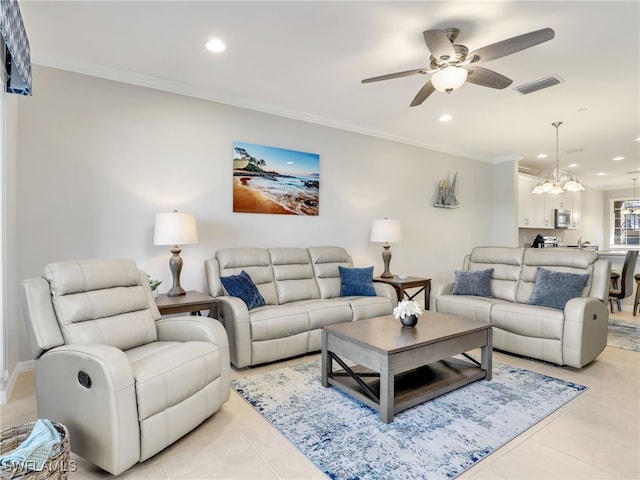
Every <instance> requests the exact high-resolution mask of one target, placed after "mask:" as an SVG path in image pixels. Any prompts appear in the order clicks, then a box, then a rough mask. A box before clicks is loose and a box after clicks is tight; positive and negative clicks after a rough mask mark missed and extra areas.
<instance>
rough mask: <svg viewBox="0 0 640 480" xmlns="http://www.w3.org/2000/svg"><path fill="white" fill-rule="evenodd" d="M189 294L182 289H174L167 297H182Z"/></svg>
mask: <svg viewBox="0 0 640 480" xmlns="http://www.w3.org/2000/svg"><path fill="white" fill-rule="evenodd" d="M186 294H187V292H186V291H185V289H184V288H182V287H173V288H171V290H169V291H168V292H167V297H179V296H181V295H186Z"/></svg>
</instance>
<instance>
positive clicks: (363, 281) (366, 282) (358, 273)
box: [338, 266, 376, 297]
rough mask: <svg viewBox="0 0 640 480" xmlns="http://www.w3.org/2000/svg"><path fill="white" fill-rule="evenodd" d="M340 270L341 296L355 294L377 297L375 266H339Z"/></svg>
mask: <svg viewBox="0 0 640 480" xmlns="http://www.w3.org/2000/svg"><path fill="white" fill-rule="evenodd" d="M338 269H339V270H340V296H341V297H350V296H354V295H359V296H365V297H375V296H376V291H375V289H374V288H373V283H371V282H372V280H373V267H365V268H348V267H341V266H338Z"/></svg>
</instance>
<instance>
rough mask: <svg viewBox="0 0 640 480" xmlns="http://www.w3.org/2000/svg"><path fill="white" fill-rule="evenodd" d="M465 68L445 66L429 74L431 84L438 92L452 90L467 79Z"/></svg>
mask: <svg viewBox="0 0 640 480" xmlns="http://www.w3.org/2000/svg"><path fill="white" fill-rule="evenodd" d="M468 73H469V72H467V70H466V69H464V68H462V67H446V68H443V69H442V70H440V71H438V72H436V73H434V74H433V75H431V84H432V85H433V88H435V89H436V90H438V91H439V92H448V93H450V92H452V91H453V90H455V89H456V88H460V87H461V86H462V85H463V84H464V82H466V81H467V74H468Z"/></svg>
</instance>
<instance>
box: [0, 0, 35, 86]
mask: <svg viewBox="0 0 640 480" xmlns="http://www.w3.org/2000/svg"><path fill="white" fill-rule="evenodd" d="M0 35H2V40H3V41H4V45H5V47H6V52H5V54H6V55H5V68H6V70H7V83H6V89H7V92H9V93H17V94H19V95H31V50H30V49H29V39H28V38H27V31H26V30H25V28H24V23H23V22H22V14H21V13H20V6H19V5H18V0H0Z"/></svg>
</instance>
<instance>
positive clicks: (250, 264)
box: [205, 246, 397, 368]
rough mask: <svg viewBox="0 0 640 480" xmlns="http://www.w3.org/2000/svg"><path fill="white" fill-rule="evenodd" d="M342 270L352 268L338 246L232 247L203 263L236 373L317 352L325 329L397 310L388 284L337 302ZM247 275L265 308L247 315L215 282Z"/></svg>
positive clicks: (378, 285) (250, 311) (238, 299)
mask: <svg viewBox="0 0 640 480" xmlns="http://www.w3.org/2000/svg"><path fill="white" fill-rule="evenodd" d="M339 266H343V267H352V266H353V262H352V259H351V257H350V256H349V254H348V253H347V252H346V251H345V249H343V248H341V247H333V246H327V247H310V248H268V249H266V248H229V249H223V250H218V251H217V252H216V253H215V257H214V258H211V259H208V260H206V261H205V272H206V278H207V283H208V287H209V294H210V295H211V296H212V297H215V298H216V300H217V318H218V319H219V320H220V321H221V322H222V324H223V325H224V327H225V329H226V330H227V335H228V337H229V349H230V355H231V363H233V365H235V366H236V367H238V368H241V367H247V366H253V365H258V364H261V363H266V362H273V361H276V360H281V359H285V358H289V357H293V356H297V355H303V354H306V353H310V352H315V351H318V350H320V348H321V334H320V332H321V329H322V327H323V326H324V325H331V324H334V323H341V322H350V321H353V320H360V319H364V318H371V317H376V316H381V315H389V314H391V313H392V311H393V307H394V306H395V305H396V304H397V296H396V293H395V291H394V290H393V288H392V287H391V286H390V285H387V284H384V283H376V282H374V283H373V287H374V289H375V293H376V295H375V296H345V297H341V296H340V272H339ZM243 270H244V271H245V272H246V273H247V274H249V276H250V277H251V279H252V280H253V282H254V283H255V285H256V286H257V288H258V290H259V292H260V294H261V295H262V297H263V298H264V301H265V305H263V306H258V307H256V308H253V309H251V310H249V309H248V308H247V305H246V304H245V302H244V301H242V300H241V299H240V298H237V297H233V296H230V295H228V292H227V291H226V290H225V289H224V288H223V285H222V281H221V280H220V277H221V276H222V277H224V276H227V275H237V274H239V273H240V272H241V271H243Z"/></svg>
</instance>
